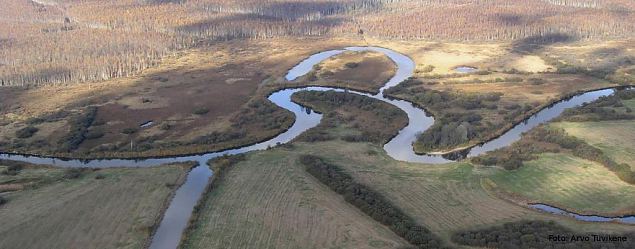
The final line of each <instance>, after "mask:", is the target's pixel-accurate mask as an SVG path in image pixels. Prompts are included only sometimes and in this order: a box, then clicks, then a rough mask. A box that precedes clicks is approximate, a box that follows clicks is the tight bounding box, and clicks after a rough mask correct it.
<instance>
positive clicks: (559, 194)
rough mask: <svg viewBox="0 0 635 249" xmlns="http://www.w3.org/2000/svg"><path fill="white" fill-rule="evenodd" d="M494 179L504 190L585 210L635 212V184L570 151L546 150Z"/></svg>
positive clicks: (608, 212) (578, 210)
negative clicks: (573, 154)
mask: <svg viewBox="0 0 635 249" xmlns="http://www.w3.org/2000/svg"><path fill="white" fill-rule="evenodd" d="M490 179H491V180H492V181H493V182H494V183H495V184H496V186H497V187H498V188H499V189H501V190H503V191H504V192H507V193H511V194H513V195H515V196H517V197H520V198H522V199H525V200H526V201H527V202H541V203H547V204H551V205H555V206H558V207H561V208H564V209H567V210H575V211H577V212H582V213H595V214H597V213H604V214H611V213H613V214H615V213H617V214H632V213H635V186H632V185H629V184H628V183H625V182H623V181H622V180H620V179H619V178H618V177H617V176H615V174H614V173H612V172H610V171H608V170H607V169H606V168H605V167H604V166H602V165H600V164H597V163H595V162H591V161H587V160H584V159H580V158H577V157H574V156H571V155H568V154H542V155H540V157H539V159H537V160H532V161H529V162H525V163H524V166H523V167H521V168H519V169H516V170H512V171H499V172H497V173H496V174H494V175H492V176H491V177H490Z"/></svg>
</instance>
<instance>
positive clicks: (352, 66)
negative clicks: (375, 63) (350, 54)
mask: <svg viewBox="0 0 635 249" xmlns="http://www.w3.org/2000/svg"><path fill="white" fill-rule="evenodd" d="M344 66H346V67H347V68H356V67H358V66H359V63H357V62H347V63H346V64H344Z"/></svg>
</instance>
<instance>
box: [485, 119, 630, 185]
mask: <svg viewBox="0 0 635 249" xmlns="http://www.w3.org/2000/svg"><path fill="white" fill-rule="evenodd" d="M560 150H566V151H569V152H570V153H571V154H573V155H574V156H577V157H580V158H583V159H586V160H589V161H594V162H597V163H600V164H602V165H604V166H605V167H606V168H607V169H609V170H610V171H613V172H614V173H615V174H616V175H617V176H618V177H619V178H620V179H622V180H623V181H625V182H627V183H630V184H635V172H633V171H632V170H631V167H630V166H629V165H627V164H618V163H617V162H615V161H614V160H613V159H611V158H610V157H608V156H607V155H606V154H604V152H602V150H600V149H598V148H595V147H593V146H591V145H589V144H587V143H586V142H584V141H583V140H581V139H578V138H576V137H573V136H569V135H567V134H566V132H565V131H564V130H563V129H554V128H547V127H545V126H538V127H536V128H534V129H532V130H531V131H529V132H528V133H526V134H524V135H523V138H522V139H521V140H520V141H518V142H516V143H514V144H512V145H511V146H508V147H505V148H503V149H499V150H496V151H492V152H489V153H487V154H485V155H482V156H479V157H475V158H472V162H474V163H477V164H482V165H500V166H503V167H505V168H506V169H516V168H518V167H520V166H522V162H523V161H529V160H533V159H535V158H536V154H539V153H545V152H559V151H560Z"/></svg>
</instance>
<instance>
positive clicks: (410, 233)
mask: <svg viewBox="0 0 635 249" xmlns="http://www.w3.org/2000/svg"><path fill="white" fill-rule="evenodd" d="M299 160H300V163H302V164H303V165H304V166H305V167H306V170H307V172H309V173H310V174H311V175H313V176H314V177H315V178H317V179H318V180H320V182H322V183H323V184H325V185H327V186H328V187H329V188H331V189H332V190H333V191H335V192H337V193H338V194H340V195H343V196H344V199H345V200H346V201H347V202H349V203H351V204H353V205H354V206H356V207H357V208H359V209H360V210H361V211H362V212H364V213H366V214H367V215H369V216H370V217H372V218H373V219H375V220H376V221H378V222H380V223H382V224H384V225H386V226H388V227H389V228H390V230H392V231H393V232H395V233H396V234H397V235H399V236H400V237H402V238H404V239H405V240H406V241H408V242H409V243H411V244H412V245H414V246H416V247H417V248H426V249H433V248H447V246H445V245H443V242H442V241H441V239H440V238H439V237H438V236H436V235H435V234H433V233H432V232H430V230H428V229H427V228H425V227H424V226H421V225H418V224H417V222H416V221H415V220H414V219H413V218H411V217H409V216H408V215H406V214H405V213H404V212H403V211H401V210H400V209H399V208H397V207H395V206H394V205H392V204H391V203H390V201H388V200H387V199H386V198H384V197H383V196H382V195H381V194H379V193H377V192H375V191H373V190H372V189H370V188H368V187H367V186H364V185H362V184H360V183H357V182H355V180H354V179H353V178H352V177H351V176H350V175H348V174H347V173H345V172H344V171H343V170H342V169H340V168H339V167H338V166H336V165H333V164H330V163H327V162H325V161H324V160H323V159H321V158H319V157H316V156H312V155H302V156H300V159H299Z"/></svg>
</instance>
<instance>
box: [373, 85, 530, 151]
mask: <svg viewBox="0 0 635 249" xmlns="http://www.w3.org/2000/svg"><path fill="white" fill-rule="evenodd" d="M385 94H386V95H389V96H395V97H400V98H403V99H406V100H409V101H411V102H413V103H416V104H418V105H420V106H425V107H426V108H428V109H429V110H432V111H437V112H436V113H434V115H435V123H434V125H433V126H432V127H430V128H429V129H428V130H426V131H425V132H424V133H422V134H421V135H420V136H419V137H418V139H417V146H418V148H421V149H424V150H434V149H444V148H452V147H456V146H459V145H462V144H465V143H468V142H470V141H472V140H478V139H482V138H484V137H486V135H487V134H489V133H491V132H494V131H495V130H496V129H497V128H498V127H497V126H496V125H494V124H492V123H488V122H482V120H483V117H482V116H481V115H480V114H479V113H478V112H477V111H479V110H487V111H488V112H491V111H489V110H497V109H498V108H499V104H498V103H499V101H500V99H501V97H502V96H503V93H499V92H492V93H484V94H464V93H458V92H456V93H454V92H449V91H437V90H432V89H426V88H425V87H424V85H423V82H422V81H421V80H419V79H416V78H409V79H407V80H405V81H404V82H402V83H400V84H399V85H397V86H395V87H392V88H390V89H388V90H386V91H385ZM524 111H526V110H524V109H518V112H515V113H514V114H515V115H516V116H515V117H517V116H518V115H521V114H522V113H521V112H524ZM505 113H508V112H505Z"/></svg>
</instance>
